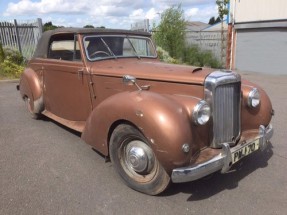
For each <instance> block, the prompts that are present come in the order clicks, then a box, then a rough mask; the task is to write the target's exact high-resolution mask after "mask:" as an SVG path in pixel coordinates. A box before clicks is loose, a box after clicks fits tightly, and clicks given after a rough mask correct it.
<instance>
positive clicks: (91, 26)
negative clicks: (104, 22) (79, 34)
mask: <svg viewBox="0 0 287 215" xmlns="http://www.w3.org/2000/svg"><path fill="white" fill-rule="evenodd" d="M83 28H95V27H94V26H93V25H85V26H84V27H83Z"/></svg>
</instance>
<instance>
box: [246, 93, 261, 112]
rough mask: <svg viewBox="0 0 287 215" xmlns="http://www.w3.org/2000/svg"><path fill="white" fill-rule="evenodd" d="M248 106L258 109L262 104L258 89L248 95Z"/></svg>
mask: <svg viewBox="0 0 287 215" xmlns="http://www.w3.org/2000/svg"><path fill="white" fill-rule="evenodd" d="M247 104H248V106H249V107H253V108H256V107H257V106H258V105H259V104H260V93H259V91H258V90H257V88H253V89H252V90H251V91H250V92H249V94H248V100H247Z"/></svg>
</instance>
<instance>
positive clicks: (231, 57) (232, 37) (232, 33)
mask: <svg viewBox="0 0 287 215" xmlns="http://www.w3.org/2000/svg"><path fill="white" fill-rule="evenodd" d="M235 9H236V0H234V2H233V8H232V24H231V28H232V31H231V52H230V64H229V69H232V67H233V65H232V64H233V63H234V62H233V55H234V54H233V50H234V33H235V29H234V24H235V11H236V10H235Z"/></svg>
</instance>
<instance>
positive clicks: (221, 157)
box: [171, 124, 273, 183]
mask: <svg viewBox="0 0 287 215" xmlns="http://www.w3.org/2000/svg"><path fill="white" fill-rule="evenodd" d="M272 135H273V128H272V125H271V124H270V125H269V126H268V127H266V128H265V127H264V126H263V125H260V127H259V135H258V136H257V137H256V138H254V140H256V139H259V149H261V151H263V150H264V149H265V148H266V147H267V143H268V142H269V140H270V139H271V137H272ZM254 140H251V141H250V142H252V141H254ZM250 142H248V143H250ZM248 143H246V145H247V144H248ZM240 148H242V145H240V144H239V145H237V146H235V147H232V148H230V147H229V144H227V143H224V144H223V147H222V152H221V153H220V154H218V155H217V156H215V157H213V158H212V159H210V160H208V161H206V162H204V163H199V164H195V165H192V166H188V167H180V168H176V169H174V170H173V171H172V174H171V180H172V182H174V183H182V182H188V181H194V180H197V179H199V178H202V177H204V176H207V175H209V174H211V173H213V172H216V171H218V170H221V173H225V172H227V171H228V170H229V169H230V167H231V166H232V165H231V164H232V153H233V152H235V151H237V150H238V149H240Z"/></svg>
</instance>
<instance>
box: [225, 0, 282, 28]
mask: <svg viewBox="0 0 287 215" xmlns="http://www.w3.org/2000/svg"><path fill="white" fill-rule="evenodd" d="M234 9H235V10H234ZM229 11H230V14H229V22H231V21H232V17H234V14H235V22H236V23H242V22H256V21H267V20H282V19H287V0H230V10H229ZM233 11H234V14H233Z"/></svg>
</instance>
